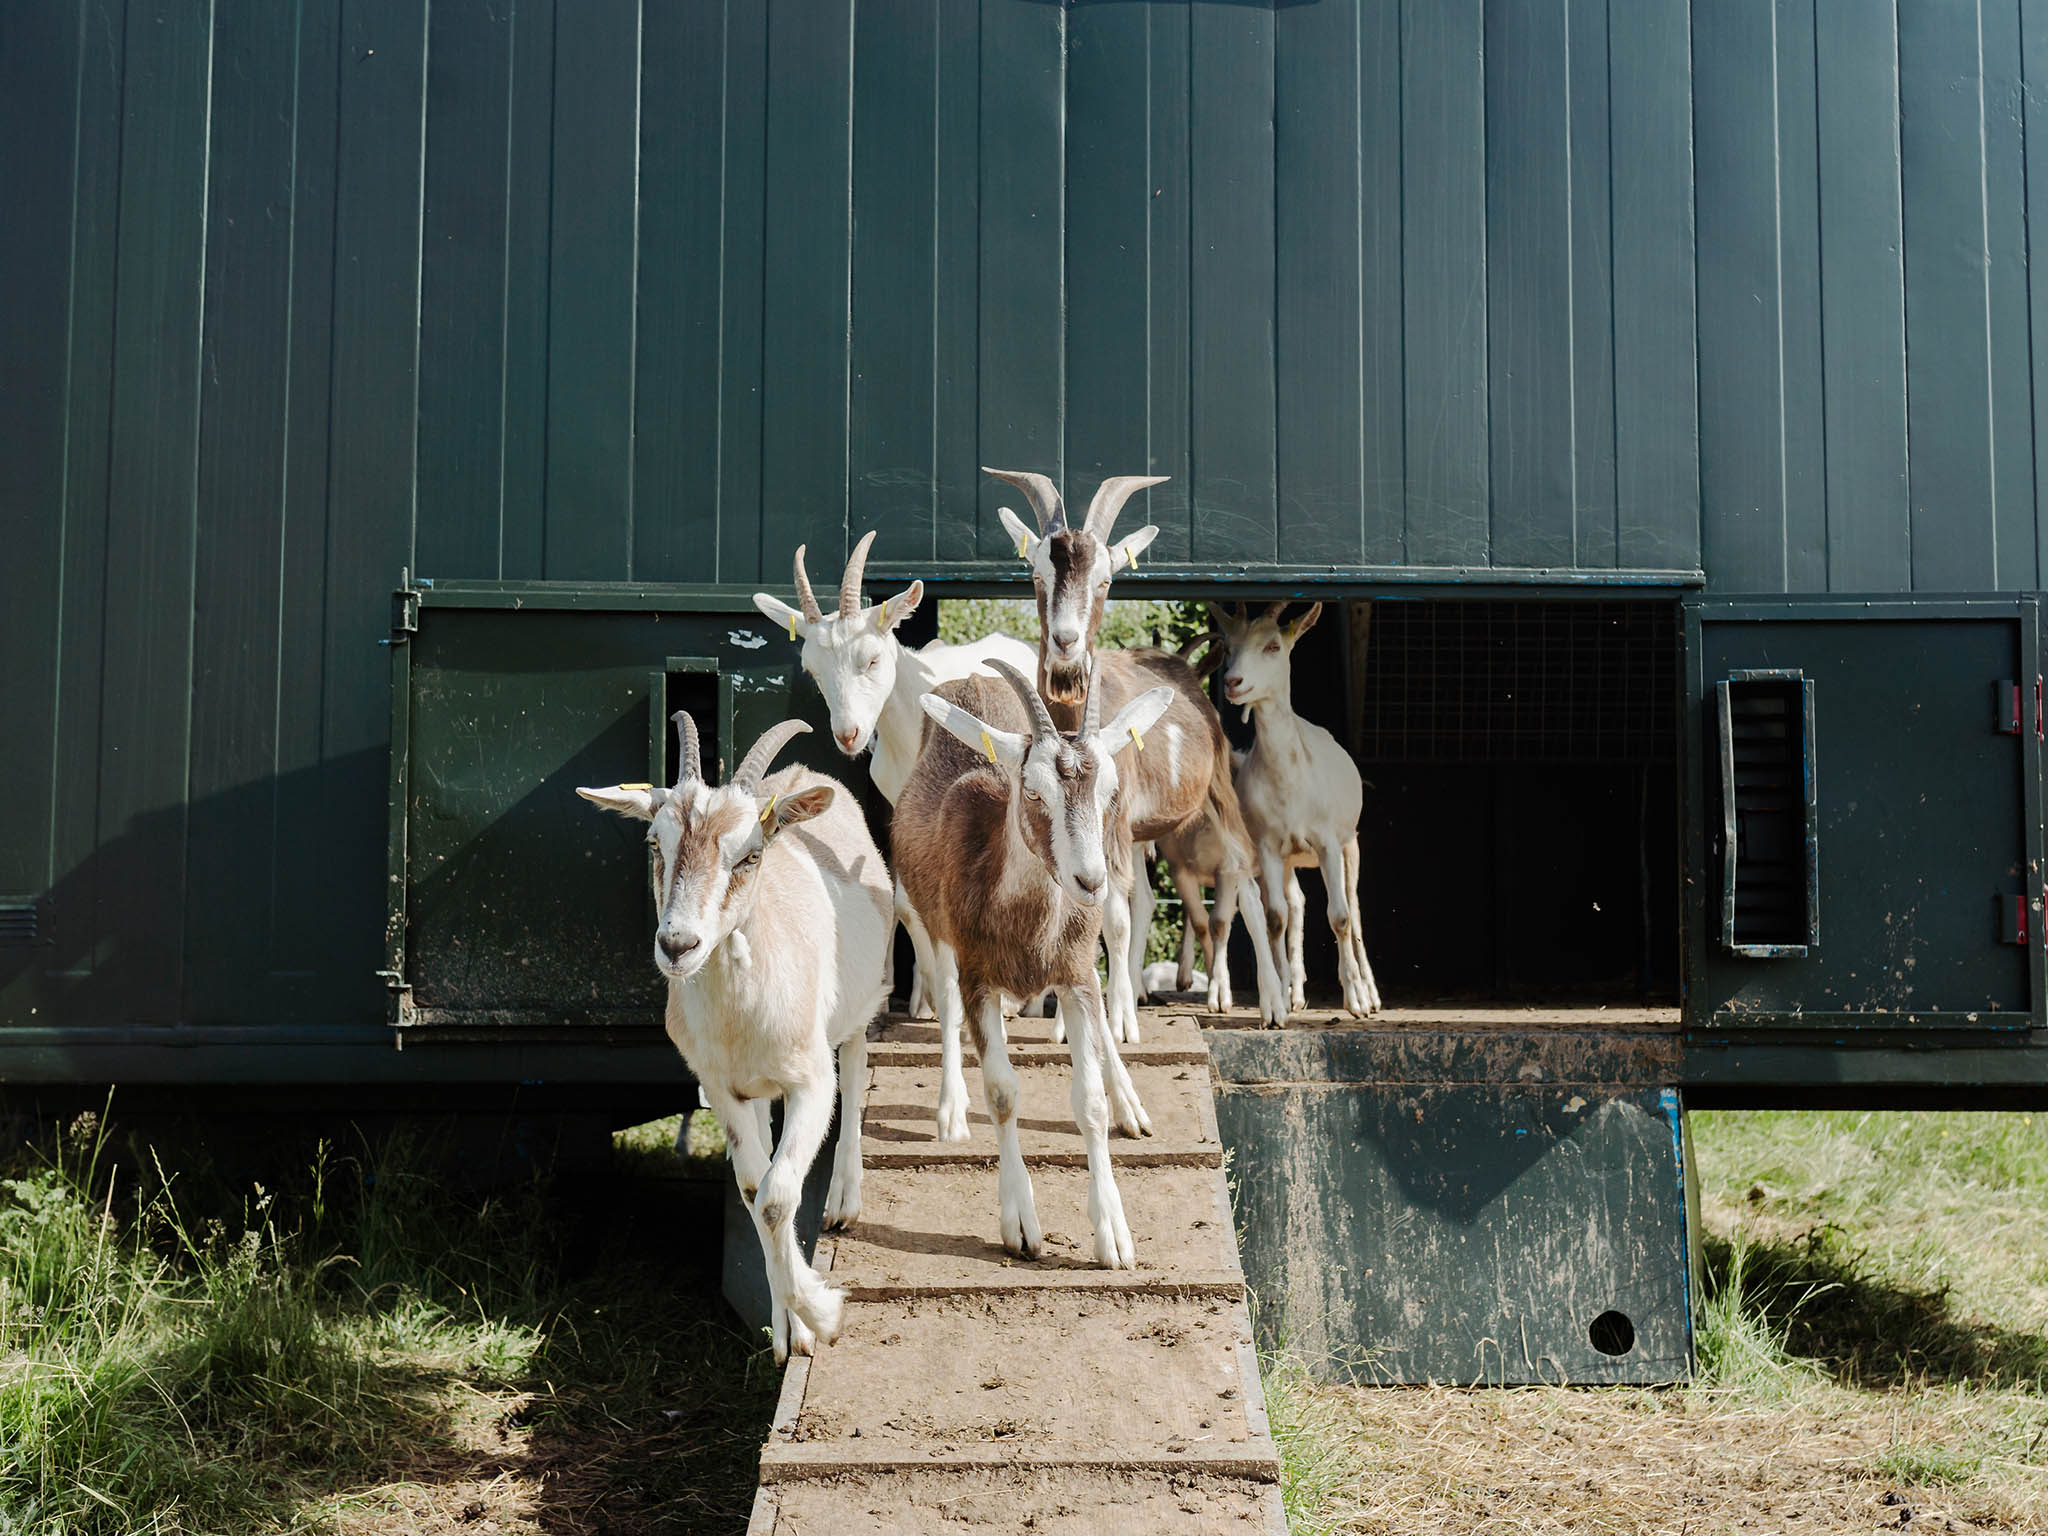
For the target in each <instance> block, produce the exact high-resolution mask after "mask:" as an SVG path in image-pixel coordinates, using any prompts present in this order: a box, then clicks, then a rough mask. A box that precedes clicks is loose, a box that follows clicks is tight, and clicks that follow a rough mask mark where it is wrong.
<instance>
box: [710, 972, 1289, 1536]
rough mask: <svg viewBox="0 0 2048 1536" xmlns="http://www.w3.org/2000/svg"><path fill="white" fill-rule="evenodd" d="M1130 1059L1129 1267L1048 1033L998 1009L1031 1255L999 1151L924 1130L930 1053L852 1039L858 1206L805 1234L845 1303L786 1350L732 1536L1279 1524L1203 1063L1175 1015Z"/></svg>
mask: <svg viewBox="0 0 2048 1536" xmlns="http://www.w3.org/2000/svg"><path fill="white" fill-rule="evenodd" d="M1144 1023H1145V1039H1144V1042H1143V1043H1142V1044H1139V1045H1135V1046H1128V1047H1126V1048H1125V1049H1124V1051H1123V1056H1124V1060H1125V1062H1126V1063H1127V1064H1128V1065H1129V1066H1130V1069H1131V1075H1132V1079H1133V1081H1134V1082H1135V1084H1136V1086H1137V1089H1138V1092H1139V1095H1140V1096H1141V1097H1142V1098H1143V1099H1144V1102H1145V1107H1146V1111H1147V1113H1148V1114H1149V1115H1150V1116H1151V1118H1152V1124H1153V1128H1154V1132H1155V1134H1154V1135H1152V1136H1150V1137H1147V1138H1145V1139H1144V1140H1142V1141H1133V1140H1130V1139H1127V1138H1125V1137H1121V1136H1117V1135H1114V1134H1112V1137H1111V1141H1110V1146H1111V1152H1112V1156H1113V1157H1114V1159H1115V1162H1116V1165H1117V1182H1118V1187H1119V1189H1120V1190H1121V1192H1122V1195H1123V1202H1124V1212H1125V1216H1126V1218H1127V1219H1128V1220H1129V1222H1130V1227H1131V1236H1132V1239H1133V1241H1134V1243H1135V1244H1136V1247H1137V1267H1136V1268H1135V1269H1133V1270H1126V1271H1111V1270H1105V1269H1102V1268H1100V1267H1098V1266H1097V1265H1095V1263H1094V1262H1093V1259H1092V1256H1091V1241H1090V1228H1089V1224H1088V1220H1087V1190H1088V1175H1087V1169H1086V1166H1085V1163H1086V1159H1085V1157H1084V1155H1083V1152H1082V1147H1081V1138H1080V1135H1079V1133H1078V1132H1076V1131H1075V1129H1074V1126H1073V1123H1072V1120H1071V1118H1070V1115H1069V1111H1068V1108H1067V1082H1068V1077H1067V1074H1068V1071H1069V1068H1068V1058H1067V1051H1066V1048H1065V1047H1064V1046H1054V1045H1052V1044H1051V1041H1050V1036H1049V1033H1048V1032H1049V1030H1050V1028H1051V1026H1050V1024H1049V1022H1048V1021H1046V1020H1042V1019H1019V1020H1014V1021H1012V1023H1011V1026H1010V1031H1011V1033H1010V1039H1011V1053H1010V1054H1011V1059H1012V1061H1013V1062H1014V1063H1015V1064H1016V1066H1017V1069H1018V1071H1019V1073H1020V1074H1021V1076H1022V1077H1023V1080H1024V1082H1023V1093H1022V1102H1021V1104H1020V1106H1019V1121H1020V1130H1021V1132H1022V1140H1023V1146H1024V1156H1025V1161H1026V1163H1027V1164H1029V1165H1030V1168H1031V1177H1032V1183H1033V1185H1034V1187H1035V1189H1036V1191H1037V1197H1038V1212H1039V1218H1040V1221H1041V1223H1042V1225H1043V1227H1044V1229H1045V1255H1044V1257H1043V1258H1041V1259H1040V1260H1038V1261H1037V1262H1036V1263H1025V1262H1022V1261H1020V1260H1017V1259H1015V1258H1013V1257H1012V1256H1011V1255H1009V1254H1008V1253H1006V1252H1005V1251H1004V1249H1003V1246H1002V1242H1001V1238H1000V1234H999V1224H998V1215H997V1203H996V1169H995V1159H996V1146H995V1136H994V1132H993V1130H992V1128H991V1126H990V1124H989V1120H988V1117H987V1115H986V1114H985V1113H984V1112H982V1111H981V1109H980V1106H981V1096H980V1087H981V1085H980V1080H979V1074H978V1073H976V1072H975V1071H973V1070H971V1069H970V1070H969V1072H968V1087H969V1090H970V1094H971V1096H972V1098H973V1102H974V1104H975V1105H976V1113H975V1114H974V1115H973V1116H972V1118H971V1129H972V1136H971V1139H970V1140H969V1141H967V1142H965V1143H961V1144H954V1145H943V1144H941V1143H940V1142H938V1141H937V1140H936V1139H935V1137H934V1135H933V1125H932V1106H933V1105H934V1104H935V1103H936V1102H937V1098H938V1041H937V1031H936V1028H935V1027H934V1026H932V1025H930V1024H925V1023H916V1022H912V1021H906V1020H892V1021H890V1022H889V1023H887V1024H885V1025H884V1026H883V1027H882V1028H881V1029H880V1031H879V1032H878V1038H877V1040H876V1042H875V1043H874V1044H873V1045H872V1046H871V1047H870V1053H869V1062H870V1078H869V1088H868V1105H867V1124H866V1132H867V1134H866V1137H865V1139H864V1142H863V1149H862V1150H863V1156H864V1159H865V1161H866V1163H867V1167H868V1173H867V1179H866V1182H865V1186H864V1190H863V1209H862V1214H861V1220H860V1221H859V1222H858V1223H857V1224H856V1225H855V1226H854V1228H853V1230H852V1231H851V1232H848V1233H845V1234H842V1235H841V1236H839V1237H837V1238H836V1239H835V1238H829V1237H828V1238H826V1239H824V1240H822V1241H821V1242H820V1243H819V1246H818V1255H817V1262H818V1267H819V1268H820V1269H828V1271H829V1273H830V1275H831V1278H832V1280H833V1281H834V1282H835V1283H836V1284H839V1285H842V1286H844V1287H846V1289H847V1291H848V1295H849V1304H848V1307H847V1315H846V1324H845V1330H844V1332H843V1333H842V1335H841V1337H840V1340H839V1342H838V1343H837V1344H835V1345H833V1346H832V1347H830V1348H827V1349H823V1350H821V1351H820V1352H819V1354H818V1355H817V1356H816V1357H815V1358H814V1359H810V1360H801V1359H799V1360H793V1361H791V1362H790V1367H789V1372H788V1375H787V1377H786V1378H785V1380H784V1384H783V1391H782V1399H781V1403H780V1405H779V1407H778V1410H777V1413H776V1419H775V1426H774V1429H773V1430H772V1431H771V1433H770V1434H769V1437H768V1444H767V1446H766V1447H765V1448H764V1449H763V1451H762V1453H761V1485H762V1486H761V1492H760V1495H759V1498H758V1499H757V1501H756V1503H755V1506H754V1517H753V1522H752V1524H751V1525H750V1527H749V1533H750V1536H801V1533H830V1536H853V1533H859V1532H885V1531H886V1532H892V1533H896V1532H901V1533H909V1536H914V1533H922V1532H958V1531H971V1530H975V1529H985V1530H990V1531H997V1530H1004V1531H1009V1530H1028V1531H1032V1532H1045V1533H1058V1536H1067V1533H1073V1536H1079V1533H1082V1532H1090V1533H1093V1532H1110V1531H1115V1532H1119V1533H1129V1536H1151V1533H1154V1532H1159V1533H1165V1532H1204V1531H1233V1532H1238V1531H1241V1532H1247V1533H1250V1532H1256V1533H1258V1536H1282V1533H1283V1532H1284V1530H1285V1522H1284V1520H1283V1518H1282V1515H1281V1510H1280V1499H1279V1491H1278V1481H1277V1480H1278V1478H1279V1473H1280V1462H1279V1456H1278V1454H1277V1453H1276V1451H1275V1450H1274V1447H1273V1441H1272V1438H1271V1436H1270V1434H1269V1433H1268V1431H1267V1427H1266V1415H1265V1406H1264V1399H1263V1397H1262V1395H1261V1392H1260V1386H1259V1378H1258V1366H1257V1362H1256V1358H1255V1356H1254V1354H1253V1350H1252V1342H1251V1324H1250V1318H1249V1316H1248V1314H1247V1312H1246V1306H1245V1290H1244V1276H1243V1273H1242V1271H1241V1270H1240V1269H1239V1268H1238V1262H1237V1244H1236V1239H1235V1237H1234V1235H1233V1230H1232V1226H1231V1218H1230V1203H1229V1197H1228V1193H1227V1191H1226V1189H1225V1187H1224V1182H1223V1150H1222V1146H1221V1143H1220V1142H1219V1141H1218V1139H1217V1134H1216V1116H1215V1110H1214V1105H1213V1102H1212V1099H1211V1096H1210V1081H1209V1069H1208V1055H1207V1050H1206V1047H1205V1046H1204V1045H1203V1043H1202V1037H1201V1031H1200V1030H1199V1028H1198V1027H1197V1026H1196V1024H1195V1021H1194V1020H1193V1019H1192V1018H1189V1017H1186V1016H1178V1015H1167V1016H1162V1015H1158V1014H1150V1013H1148V1014H1147V1015H1146V1016H1145V1020H1144Z"/></svg>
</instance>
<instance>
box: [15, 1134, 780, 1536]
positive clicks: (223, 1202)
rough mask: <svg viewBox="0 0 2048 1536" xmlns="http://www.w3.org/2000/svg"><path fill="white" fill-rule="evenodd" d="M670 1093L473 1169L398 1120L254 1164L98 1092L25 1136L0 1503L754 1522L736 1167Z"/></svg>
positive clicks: (206, 1528)
mask: <svg viewBox="0 0 2048 1536" xmlns="http://www.w3.org/2000/svg"><path fill="white" fill-rule="evenodd" d="M675 1123H676V1122H671V1123H670V1128H669V1130H668V1133H667V1134H668V1145H667V1146H666V1148H664V1149H656V1148H651V1147H647V1146H640V1147H638V1148H637V1149H636V1148H634V1147H628V1148H627V1149H625V1151H626V1155H625V1156H622V1157H621V1158H620V1159H619V1166H618V1168H617V1169H616V1170H615V1171H614V1172H613V1173H612V1174H611V1175H610V1176H607V1177H600V1176H596V1175H586V1176H584V1177H583V1178H582V1179H581V1180H570V1179H569V1177H568V1176H567V1175H564V1177H563V1180H562V1181H559V1182H557V1183H555V1184H546V1183H536V1184H531V1185H528V1186H524V1187H520V1188H516V1189H513V1190H511V1191H501V1192H498V1193H495V1194H490V1195H472V1196H467V1197H464V1196H459V1195H455V1194H451V1193H449V1192H448V1191H446V1190H444V1189H443V1188H441V1187H440V1184H439V1182H438V1180H437V1179H436V1177H435V1176H434V1174H433V1173H432V1171H431V1164H430V1163H428V1162H427V1161H426V1160H424V1159H423V1158H422V1157H421V1156H420V1155H419V1153H418V1151H417V1149H409V1148H407V1147H405V1146H403V1145H394V1146H389V1147H386V1148H384V1149H382V1150H381V1151H380V1152H379V1153H377V1154H376V1155H375V1156H371V1155H369V1154H367V1153H364V1154H360V1155H357V1156H353V1157H344V1156H340V1155H338V1154H337V1152H336V1150H335V1149H334V1148H332V1147H330V1146H324V1145H323V1146H320V1147H317V1148H314V1149H311V1151H310V1153H309V1156H308V1159H307V1162H306V1166H305V1168H304V1171H303V1173H302V1174H300V1175H298V1176H296V1177H294V1178H293V1179H291V1180H290V1181H288V1186H287V1187H281V1188H266V1187H264V1186H262V1185H254V1186H250V1187H247V1188H245V1189H243V1190H240V1191H235V1190H232V1189H229V1188H227V1187H225V1186H221V1185H218V1184H215V1183H210V1182H209V1181H208V1180H205V1179H191V1180H187V1181H184V1182H181V1181H180V1180H179V1179H174V1178H171V1177H168V1176H166V1175H165V1174H164V1173H163V1171H162V1170H161V1169H160V1168H159V1167H158V1166H157V1164H156V1163H155V1161H154V1160H153V1159H152V1158H150V1157H149V1156H148V1155H147V1154H146V1153H145V1154H140V1155H134V1156H122V1157H116V1156H115V1155H114V1152H115V1149H116V1146H117V1145H118V1142H117V1139H116V1138H112V1137H110V1136H109V1135H108V1133H107V1132H106V1131H105V1130H104V1129H103V1128H102V1127H101V1126H100V1125H99V1124H98V1122H97V1121H96V1120H95V1119H94V1118H92V1117H87V1118H86V1119H85V1120H84V1121H82V1122H80V1123H79V1124H77V1125H74V1126H73V1127H71V1128H70V1129H69V1130H68V1131H67V1132H66V1133H65V1134H64V1135H62V1136H61V1137H58V1138H55V1139H54V1140H52V1141H49V1142H47V1143H46V1144H43V1145H41V1146H39V1147H35V1148H29V1149H24V1150H23V1151H22V1152H21V1153H20V1154H19V1155H17V1156H16V1157H15V1159H14V1160H13V1161H12V1163H11V1164H10V1165H8V1166H6V1167H5V1168H0V1531H5V1532H8V1533H15V1532H22V1533H27V1532H35V1533H50V1536H56V1533H66V1536H70V1533H79V1536H85V1533H101V1532H105V1533H109V1536H112V1533H120V1536H127V1533H132V1532H161V1533H166V1536H170V1533H183V1532H202V1531H203V1532H208V1533H218V1536H238V1533H242V1532H252V1533H253V1532H285V1531H290V1532H301V1531H304V1532H313V1531H335V1532H383V1531H416V1530H428V1529H441V1528H446V1529H451V1530H452V1529H458V1528H474V1527H476V1526H477V1525H478V1522H481V1521H484V1520H486V1519H490V1520H494V1521H496V1529H498V1530H500V1531H541V1530H546V1531H549V1532H582V1531H590V1532H596V1531H600V1530H603V1531H608V1532H616V1533H627V1532H638V1531H655V1530H661V1531H677V1530H697V1529H707V1530H738V1529H741V1528H743V1527H744V1525H745V1521H746V1512H747V1508H748V1505H749V1503H750V1501H751V1496H752V1491H753V1486H754V1480H755V1461H756V1458H757V1457H758V1454H759V1447H760V1442H761V1438H762V1435H763V1434H764V1433H765V1430H766V1425H767V1421H768V1418H769V1415H770V1413H771V1411H772V1407H773V1400H774V1394H775V1391H776V1386H777V1382H778V1380H779V1373H778V1372H776V1371H775V1370H774V1369H773V1368H772V1367H771V1365H770V1364H769V1362H768V1360H767V1357H766V1355H765V1352H764V1351H763V1350H762V1348H761V1344H760V1341H759V1340H758V1339H755V1338H752V1337H750V1336H748V1335H746V1334H744V1333H742V1332H741V1331H740V1330H739V1329H738V1328H737V1326H736V1325H734V1324H732V1323H730V1322H729V1321H727V1320H726V1318H727V1315H726V1314H724V1313H723V1310H722V1308H721V1307H720V1305H719V1303H718V1300H717V1295H716V1287H717V1264H718V1252H719V1246H718V1244H719V1238H718V1234H719V1229H720V1218H719V1210H720V1206H719V1201H720V1199H721V1198H722V1195H721V1193H720V1191H721V1189H722V1180H723V1177H724V1175H723V1170H722V1167H712V1168H710V1169H708V1170H707V1169H704V1168H700V1167H696V1166H694V1164H695V1162H696V1160H695V1159H691V1158H686V1157H682V1156H679V1155H678V1154H677V1153H676V1152H675V1151H674V1149H673V1135H674V1124H675ZM657 1137H658V1133H656V1136H642V1137H641V1138H639V1140H640V1141H642V1142H647V1141H652V1140H655V1139H657ZM124 1150H125V1149H124ZM692 1150H693V1151H694V1150H696V1149H695V1148H694V1147H693V1148H692ZM658 1151H662V1152H665V1161H664V1160H663V1158H662V1157H661V1156H659V1155H657V1152H658ZM706 1172H709V1173H710V1174H711V1175H712V1176H713V1178H715V1179H716V1180H718V1181H720V1182H711V1181H708V1180H706V1179H705V1178H703V1177H701V1175H702V1174H704V1173H706Z"/></svg>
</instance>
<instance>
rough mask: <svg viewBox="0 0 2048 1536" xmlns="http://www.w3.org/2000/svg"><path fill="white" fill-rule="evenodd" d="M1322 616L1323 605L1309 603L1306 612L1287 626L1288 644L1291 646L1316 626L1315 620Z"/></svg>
mask: <svg viewBox="0 0 2048 1536" xmlns="http://www.w3.org/2000/svg"><path fill="white" fill-rule="evenodd" d="M1322 616H1323V605H1322V604H1321V603H1313V604H1311V605H1310V606H1309V610H1308V612H1307V613H1304V614H1303V615H1302V616H1301V617H1300V618H1298V619H1296V620H1295V621H1294V622H1293V623H1292V624H1290V625H1288V626H1287V643H1288V645H1289V646H1290V647H1291V646H1292V645H1293V644H1294V642H1295V641H1297V640H1299V639H1300V638H1301V637H1302V636H1303V635H1305V634H1307V633H1308V632H1309V631H1310V630H1312V629H1314V628H1315V627H1316V620H1317V619H1320V618H1321V617H1322Z"/></svg>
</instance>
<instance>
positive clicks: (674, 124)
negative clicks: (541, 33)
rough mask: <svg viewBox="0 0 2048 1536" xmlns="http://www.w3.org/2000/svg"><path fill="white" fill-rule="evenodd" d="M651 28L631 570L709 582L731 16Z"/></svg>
mask: <svg viewBox="0 0 2048 1536" xmlns="http://www.w3.org/2000/svg"><path fill="white" fill-rule="evenodd" d="M640 28H641V32H640V60H641V62H640V91H641V99H640V236H639V240H638V241H637V243H636V246H635V251H634V260H635V262H636V264H637V275H636V279H635V286H636V288H637V291H638V295H639V306H640V307H639V314H638V318H637V320H636V324H635V345H634V353H635V358H636V366H635V369H634V374H633V417H634V423H633V491H632V496H633V509H634V515H633V561H632V571H633V575H634V577H635V578H637V579H639V580H642V581H704V580H708V579H709V578H710V577H711V576H712V574H713V573H714V572H715V571H716V570H717V567H718V533H719V528H718V469H719V453H718V449H719V444H718V430H719V377H718V365H719V325H720V309H721V302H720V298H721V293H720V282H719V277H720V270H721V257H722V254H723V253H722V251H721V250H720V231H721V219H720V212H721V199H722V197H723V192H724V187H723V179H724V178H723V174H722V172H723V164H722V155H721V150H722V149H723V147H724V143H725V123H724V119H725V104H726V97H725V63H726V55H725V16H724V14H723V12H722V10H721V9H720V8H719V7H717V6H713V5H648V6H643V7H642V8H641V13H640Z"/></svg>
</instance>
